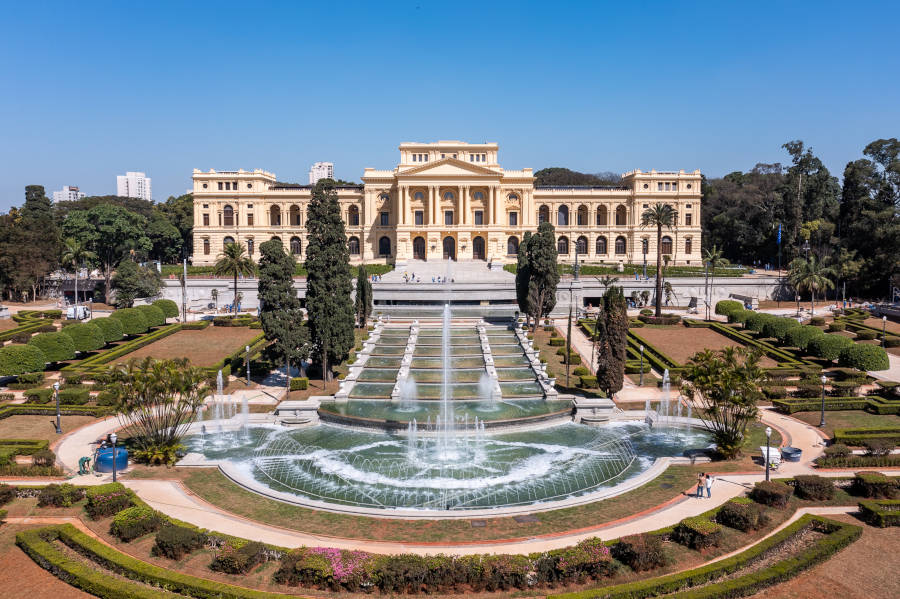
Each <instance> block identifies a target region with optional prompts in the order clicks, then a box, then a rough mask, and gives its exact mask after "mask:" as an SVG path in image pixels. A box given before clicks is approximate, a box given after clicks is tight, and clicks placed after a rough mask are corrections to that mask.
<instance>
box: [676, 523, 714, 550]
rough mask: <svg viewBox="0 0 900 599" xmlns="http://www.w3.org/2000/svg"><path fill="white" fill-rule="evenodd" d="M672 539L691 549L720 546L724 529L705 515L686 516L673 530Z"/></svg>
mask: <svg viewBox="0 0 900 599" xmlns="http://www.w3.org/2000/svg"><path fill="white" fill-rule="evenodd" d="M672 540H673V541H675V542H676V543H680V544H681V545H685V546H686V547H690V548H691V549H706V548H707V547H718V546H719V543H720V542H721V541H722V529H721V527H720V526H719V525H718V524H716V523H715V522H713V521H712V520H708V519H707V518H704V517H703V516H696V517H694V518H685V519H684V520H682V521H681V522H679V523H678V525H677V526H676V527H675V530H673V531H672Z"/></svg>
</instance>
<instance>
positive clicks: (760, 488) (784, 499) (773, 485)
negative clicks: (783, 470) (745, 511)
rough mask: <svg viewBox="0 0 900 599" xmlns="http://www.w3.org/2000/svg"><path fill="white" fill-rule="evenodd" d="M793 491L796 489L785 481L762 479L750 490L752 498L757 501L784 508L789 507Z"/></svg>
mask: <svg viewBox="0 0 900 599" xmlns="http://www.w3.org/2000/svg"><path fill="white" fill-rule="evenodd" d="M793 492H794V489H793V488H791V487H790V486H789V485H786V484H784V483H779V482H775V481H762V482H758V483H756V485H755V486H754V487H753V490H752V491H750V498H751V499H753V501H756V502H757V503H761V504H763V505H768V506H771V507H776V508H779V509H783V508H785V507H787V504H788V501H789V500H790V498H791V495H792V494H793Z"/></svg>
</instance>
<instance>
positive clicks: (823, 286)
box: [788, 254, 835, 314]
mask: <svg viewBox="0 0 900 599" xmlns="http://www.w3.org/2000/svg"><path fill="white" fill-rule="evenodd" d="M834 274H835V273H834V269H833V268H831V267H830V266H825V265H824V264H823V263H822V261H821V260H819V259H818V258H816V255H815V254H812V255H811V256H810V257H809V258H808V259H804V258H796V259H794V261H793V262H791V271H790V273H789V274H788V279H789V280H790V281H791V284H792V285H793V286H794V287H795V288H796V289H797V291H809V293H810V300H809V302H810V313H811V314H815V313H816V292H817V291H822V292H824V291H825V290H827V289H833V288H834V281H832V280H831V278H830V277H833V276H834Z"/></svg>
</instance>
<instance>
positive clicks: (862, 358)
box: [838, 343, 890, 372]
mask: <svg viewBox="0 0 900 599" xmlns="http://www.w3.org/2000/svg"><path fill="white" fill-rule="evenodd" d="M838 364H839V365H841V366H846V367H848V368H856V369H857V370H862V371H863V372H868V371H870V370H887V369H888V368H890V362H889V361H888V356H887V352H886V351H884V348H883V347H878V346H877V345H864V344H862V343H854V344H852V345H850V346H849V347H845V348H844V349H842V350H841V353H840V355H839V356H838Z"/></svg>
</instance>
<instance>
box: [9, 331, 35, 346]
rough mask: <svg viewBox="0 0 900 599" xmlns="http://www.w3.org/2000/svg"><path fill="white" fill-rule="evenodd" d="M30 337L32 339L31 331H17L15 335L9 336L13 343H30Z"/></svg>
mask: <svg viewBox="0 0 900 599" xmlns="http://www.w3.org/2000/svg"><path fill="white" fill-rule="evenodd" d="M29 339H31V332H30V331H29V332H27V333H16V334H15V335H13V336H12V337H10V338H9V340H10V341H11V342H12V343H28V340H29Z"/></svg>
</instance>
